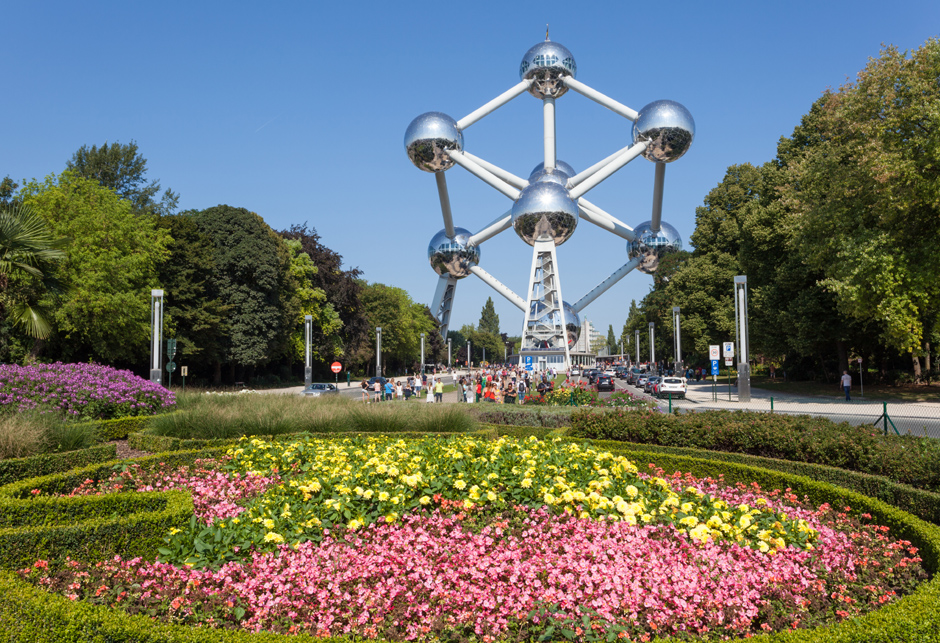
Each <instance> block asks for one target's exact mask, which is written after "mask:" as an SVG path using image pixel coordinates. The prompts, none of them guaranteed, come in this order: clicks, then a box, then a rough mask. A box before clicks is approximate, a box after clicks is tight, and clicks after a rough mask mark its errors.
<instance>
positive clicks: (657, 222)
mask: <svg viewBox="0 0 940 643" xmlns="http://www.w3.org/2000/svg"><path fill="white" fill-rule="evenodd" d="M665 182H666V164H665V163H657V164H656V174H655V176H654V178H653V215H652V216H651V217H650V230H652V231H653V232H659V228H660V226H661V224H662V221H663V185H664V184H665Z"/></svg>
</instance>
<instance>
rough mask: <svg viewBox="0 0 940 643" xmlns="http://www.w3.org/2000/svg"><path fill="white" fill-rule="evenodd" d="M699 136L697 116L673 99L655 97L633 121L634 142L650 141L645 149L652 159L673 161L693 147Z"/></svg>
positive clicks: (663, 161) (662, 161)
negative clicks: (696, 124) (696, 137)
mask: <svg viewBox="0 0 940 643" xmlns="http://www.w3.org/2000/svg"><path fill="white" fill-rule="evenodd" d="M693 138H695V120H693V118H692V114H690V113H689V110H687V109H686V108H685V107H683V106H682V105H680V104H679V103H677V102H675V101H672V100H657V101H653V102H652V103H650V104H649V105H647V106H646V107H644V108H643V109H641V110H640V115H639V116H638V117H637V119H636V121H635V122H634V123H633V142H634V144H635V143H639V142H640V141H649V145H648V146H647V147H646V149H645V150H644V151H643V156H645V157H646V158H647V159H649V160H650V161H655V162H657V163H672V162H673V161H675V160H676V159H678V158H679V157H681V156H682V155H683V154H685V153H686V152H688V151H689V146H690V145H692V139H693Z"/></svg>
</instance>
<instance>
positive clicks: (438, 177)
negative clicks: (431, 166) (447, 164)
mask: <svg viewBox="0 0 940 643" xmlns="http://www.w3.org/2000/svg"><path fill="white" fill-rule="evenodd" d="M434 180H435V181H437V195H438V196H439V197H440V199H441V214H443V215H444V234H446V235H447V238H448V239H453V238H454V235H455V234H456V233H455V232H454V215H453V214H451V211H450V196H449V195H448V194H447V179H446V178H445V175H444V173H443V172H435V174H434Z"/></svg>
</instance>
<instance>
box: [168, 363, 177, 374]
mask: <svg viewBox="0 0 940 643" xmlns="http://www.w3.org/2000/svg"><path fill="white" fill-rule="evenodd" d="M166 370H168V371H169V372H171V373H172V372H173V371H175V370H176V362H167V364H166Z"/></svg>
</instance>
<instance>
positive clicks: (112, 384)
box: [0, 362, 176, 420]
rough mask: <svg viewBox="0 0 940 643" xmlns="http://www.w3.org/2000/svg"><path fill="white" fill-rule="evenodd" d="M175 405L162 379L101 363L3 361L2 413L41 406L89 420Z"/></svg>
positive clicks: (0, 374) (148, 412) (0, 378)
mask: <svg viewBox="0 0 940 643" xmlns="http://www.w3.org/2000/svg"><path fill="white" fill-rule="evenodd" d="M175 405H176V397H175V396H174V395H173V393H171V392H170V391H168V390H166V389H165V388H163V387H162V386H160V385H159V384H155V383H153V382H150V381H148V380H145V379H143V378H140V377H137V376H136V375H134V374H133V373H131V372H130V371H122V370H117V369H114V368H111V367H110V366H102V365H100V364H62V363H61V362H56V363H55V364H32V365H29V366H18V365H16V364H3V365H0V413H4V412H23V411H30V410H33V409H35V410H37V411H39V412H40V413H59V414H62V415H64V416H67V417H75V418H80V419H87V420H110V419H113V418H119V417H126V416H133V415H153V414H155V413H157V412H159V411H161V410H164V409H168V408H172V407H173V406H175Z"/></svg>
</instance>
